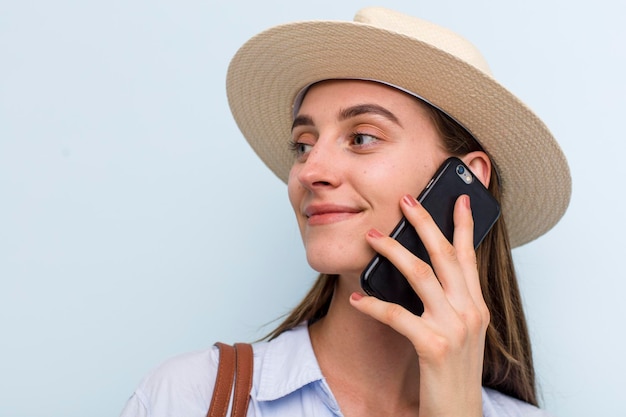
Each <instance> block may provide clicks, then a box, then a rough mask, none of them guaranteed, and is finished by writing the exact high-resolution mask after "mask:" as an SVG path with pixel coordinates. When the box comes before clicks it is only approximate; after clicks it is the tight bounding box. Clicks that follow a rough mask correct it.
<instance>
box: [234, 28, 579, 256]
mask: <svg viewBox="0 0 626 417" xmlns="http://www.w3.org/2000/svg"><path fill="white" fill-rule="evenodd" d="M344 78H345V79H373V80H380V81H383V82H386V83H388V84H392V85H395V86H398V87H400V88H402V89H405V90H408V91H411V92H413V93H415V94H417V95H419V96H420V97H423V98H424V99H425V100H427V101H428V102H430V103H432V104H433V105H434V106H436V107H438V108H439V109H441V110H443V111H445V112H446V113H447V114H449V115H450V116H451V117H453V118H454V119H455V120H457V121H458V122H459V123H460V124H462V125H463V126H464V127H465V128H466V129H468V130H469V131H470V132H471V133H472V134H473V135H474V136H475V137H476V138H477V140H478V141H479V142H480V143H481V145H482V146H483V148H484V149H485V150H486V151H487V152H488V153H489V155H490V156H491V158H492V159H493V162H494V164H495V166H496V168H497V170H498V173H499V176H500V180H501V186H502V202H501V203H502V211H503V213H504V215H505V216H506V223H507V229H508V233H509V237H510V242H511V246H512V247H516V246H520V245H523V244H525V243H527V242H529V241H531V240H533V239H535V238H537V237H539V236H541V235H542V234H544V233H545V232H546V231H548V230H549V229H551V228H552V227H553V226H554V225H555V224H556V223H557V222H558V220H559V219H560V218H561V217H562V215H563V214H564V212H565V210H566V208H567V206H568V204H569V199H570V194H571V179H570V173H569V168H568V164H567V161H566V159H565V156H564V155H563V152H562V151H561V148H560V147H559V145H558V144H557V142H556V141H555V140H554V138H553V136H552V134H551V133H550V131H549V130H548V128H547V127H546V126H545V124H544V123H543V122H542V121H541V120H540V119H539V118H538V117H537V116H536V115H535V114H534V113H533V112H532V111H531V110H530V109H529V108H528V107H527V106H526V105H524V104H523V103H522V102H521V101H520V100H519V99H517V97H515V96H514V95H513V94H511V93H510V92H509V91H508V90H507V89H505V88H504V87H503V86H502V85H500V84H499V83H498V82H497V81H495V80H494V79H493V78H492V77H491V76H489V75H488V74H485V73H484V72H482V71H481V70H479V69H477V68H476V67H474V66H472V65H470V64H468V63H466V62H465V61H463V60H461V59H459V58H457V57H455V56H453V55H451V54H449V53H447V52H444V51H442V50H441V49H438V48H436V47H434V46H432V45H431V44H429V43H427V42H423V41H420V40H419V39H415V38H413V37H410V36H406V35H403V34H399V33H396V32H393V31H389V30H386V29H381V28H378V27H375V26H371V25H367V24H362V23H357V22H338V21H309V22H297V23H289V24H285V25H280V26H276V27H273V28H271V29H268V30H266V31H265V32H262V33H260V34H259V35H257V36H255V37H253V38H252V39H250V40H249V41H248V42H247V43H246V44H244V45H243V46H242V47H241V49H240V50H239V51H238V52H237V54H236V55H235V56H234V58H233V59H232V61H231V63H230V66H229V69H228V74H227V94H228V101H229V105H230V107H231V111H232V114H233V116H234V118H235V121H236V122H237V124H238V126H239V128H240V130H241V132H242V133H243V135H244V137H245V138H246V139H247V140H248V142H249V143H250V145H251V146H252V148H253V149H254V151H255V152H256V153H257V154H258V155H259V157H260V158H261V159H262V160H263V161H264V162H265V164H266V165H267V166H268V167H269V168H270V169H271V170H272V171H273V172H274V173H275V174H276V175H277V176H278V177H279V178H280V179H281V180H283V181H285V182H286V181H287V179H288V176H289V170H290V168H291V165H292V163H293V154H292V152H291V151H290V150H289V148H288V140H289V139H290V137H291V124H292V118H293V115H292V110H293V104H294V101H295V99H296V96H297V94H298V93H299V92H300V91H301V90H302V89H303V88H305V87H306V86H308V85H310V84H312V83H314V82H317V81H321V80H327V79H344Z"/></svg>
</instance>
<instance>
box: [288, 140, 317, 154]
mask: <svg viewBox="0 0 626 417" xmlns="http://www.w3.org/2000/svg"><path fill="white" fill-rule="evenodd" d="M311 148H313V145H309V144H307V143H303V142H295V141H289V149H290V150H291V151H292V152H293V153H294V154H295V155H296V157H297V158H299V157H302V156H303V155H305V154H307V153H308V152H310V151H311Z"/></svg>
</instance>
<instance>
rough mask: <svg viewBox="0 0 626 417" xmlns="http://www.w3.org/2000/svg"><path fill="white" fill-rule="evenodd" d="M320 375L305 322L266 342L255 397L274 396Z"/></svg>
mask: <svg viewBox="0 0 626 417" xmlns="http://www.w3.org/2000/svg"><path fill="white" fill-rule="evenodd" d="M255 349H256V347H255ZM255 356H256V355H255ZM255 359H257V358H255ZM323 379H324V377H323V376H322V371H321V370H320V367H319V364H318V363H317V358H316V357H315V353H314V352H313V346H312V345H311V338H310V336H309V329H308V326H307V324H306V323H303V324H301V325H299V326H297V327H295V328H293V329H291V330H287V331H285V332H284V333H282V334H281V335H280V336H278V337H277V338H276V339H274V340H272V341H270V342H266V343H265V353H264V354H263V355H262V363H261V366H260V370H259V380H258V381H259V384H258V390H257V392H256V400H257V401H273V400H277V399H279V398H282V397H285V396H287V395H289V394H291V393H292V392H294V391H297V390H299V389H300V388H302V387H304V386H305V385H308V384H310V383H312V382H315V381H323Z"/></svg>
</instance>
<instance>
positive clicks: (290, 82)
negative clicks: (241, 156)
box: [123, 8, 570, 417]
mask: <svg viewBox="0 0 626 417" xmlns="http://www.w3.org/2000/svg"><path fill="white" fill-rule="evenodd" d="M355 20H356V22H300V23H293V24H288V25H282V26H279V27H275V28H272V29H270V30H268V31H265V32H263V33H261V34H260V35H258V36H256V37H255V38H253V39H251V40H250V41H249V42H247V43H246V44H245V45H244V46H243V47H242V48H241V49H240V51H239V52H238V53H237V55H236V56H235V57H234V58H233V61H232V62H231V66H230V68H229V74H228V80H227V86H228V95H229V102H230V105H231V109H232V112H233V115H234V117H235V119H236V120H237V123H238V125H239V127H240V128H241V130H242V132H243V134H244V136H245V137H246V138H247V140H248V141H249V142H250V144H251V145H252V146H253V147H254V149H255V150H256V151H257V153H258V154H259V156H260V157H261V158H262V159H263V161H264V162H265V163H266V164H267V165H268V166H269V167H270V169H272V170H273V171H274V172H275V173H276V174H277V175H278V176H279V177H280V178H281V179H283V180H285V181H286V182H287V185H288V187H287V188H288V193H289V199H290V201H291V204H292V206H293V209H294V213H295V216H296V220H297V222H298V225H299V227H300V232H301V234H302V239H303V242H304V245H305V248H306V255H307V260H308V262H309V264H310V265H311V266H312V267H313V268H314V269H315V270H317V271H319V272H320V276H319V278H318V280H317V282H316V283H315V285H314V286H313V288H312V289H311V291H310V292H309V294H308V295H307V296H306V297H305V299H304V300H303V301H302V302H301V303H300V304H299V305H298V306H297V307H296V308H295V309H294V311H293V312H292V314H291V315H289V316H288V317H287V319H286V320H285V321H284V322H283V323H282V324H281V325H280V326H279V327H278V328H277V329H276V330H275V331H274V332H272V334H271V335H269V337H268V341H265V342H260V343H256V344H255V345H254V379H253V386H252V390H251V393H250V405H249V409H248V415H249V416H342V415H343V416H385V415H388V416H424V417H425V416H465V417H467V416H477V417H478V416H483V415H484V416H533V415H537V416H539V415H544V414H545V413H543V412H542V411H541V410H540V409H538V408H537V407H536V406H537V396H536V392H535V381H534V372H533V364H532V356H531V349H530V341H529V338H528V332H527V329H526V324H525V319H524V315H523V311H522V306H521V302H520V295H519V291H518V286H517V281H516V278H515V273H514V268H513V264H512V259H511V247H515V246H518V245H521V244H524V243H526V242H528V241H530V240H532V239H534V238H536V237H538V236H540V235H541V234H543V233H545V232H546V231H547V230H549V229H550V228H551V227H552V226H553V225H554V224H555V223H556V222H557V221H558V219H559V218H560V217H561V216H562V214H563V213H564V211H565V208H566V207H567V204H568V201H569V194H570V177H569V171H568V168H567V162H566V160H565V158H564V156H563V154H562V152H561V150H560V148H559V147H558V145H557V144H556V142H555V141H554V139H553V138H552V136H551V134H550V132H549V131H548V129H547V128H546V127H545V126H544V125H543V123H542V122H541V121H540V120H539V119H538V118H537V117H536V116H535V115H534V114H533V113H532V112H531V111H530V110H529V109H527V108H526V107H525V106H524V105H523V104H522V103H521V102H519V100H517V99H516V98H515V97H514V96H513V95H512V94H511V93H509V92H508V91H507V90H506V89H504V88H503V87H502V86H500V85H499V84H498V83H497V82H496V81H495V80H494V79H493V78H492V77H491V75H490V74H489V70H488V68H487V66H486V64H485V62H484V61H483V60H482V58H481V56H480V54H479V53H478V52H477V51H476V50H475V49H474V48H473V47H472V46H471V45H470V44H468V43H467V42H466V41H465V40H463V39H462V38H460V37H458V36H457V35H455V34H453V33H451V32H449V31H447V30H445V29H442V28H440V27H437V26H435V25H432V24H430V23H427V22H424V21H422V20H419V19H415V18H411V17H408V16H404V15H402V14H399V13H395V12H392V11H389V10H386V9H380V8H372V9H365V10H363V11H361V12H360V13H359V14H357V17H356V19H355ZM452 155H454V156H458V157H459V158H461V159H462V160H463V161H464V162H465V164H466V165H467V166H469V167H470V168H471V170H472V172H473V173H474V175H475V176H476V177H477V178H478V179H479V180H480V181H481V182H482V183H483V184H484V185H485V186H487V187H488V188H489V190H490V191H491V192H492V194H493V195H494V196H495V197H496V199H498V200H499V201H500V202H501V205H502V216H501V217H500V219H499V220H498V221H497V222H496V224H495V226H494V228H493V229H492V230H491V231H490V232H489V234H488V235H487V237H486V238H485V240H484V241H483V243H482V244H481V245H480V246H479V248H478V249H477V250H476V251H475V250H474V247H473V220H472V219H473V217H472V204H471V201H470V200H469V198H468V197H467V196H461V197H460V198H459V199H458V200H457V202H456V205H455V208H454V228H455V229H454V237H453V241H452V242H449V241H448V240H447V239H446V238H445V237H444V236H443V235H442V233H441V231H440V230H439V229H438V227H437V226H436V225H435V224H434V222H433V220H432V218H431V217H430V215H429V214H428V213H427V212H426V211H425V210H424V208H423V207H421V205H420V204H419V203H418V202H417V201H416V200H415V198H414V196H416V195H418V194H419V193H420V191H421V190H422V189H423V188H424V187H425V186H426V185H427V183H428V181H429V180H430V178H431V177H432V175H433V174H434V173H435V171H436V170H437V168H438V167H439V166H440V165H441V163H442V162H443V161H444V160H446V159H447V158H448V157H449V156H452ZM402 215H404V216H405V217H406V218H407V219H408V220H409V222H410V223H411V225H412V226H413V227H414V228H415V229H416V231H417V232H418V234H419V236H420V238H421V239H422V241H423V242H424V244H425V246H426V248H427V249H428V253H429V256H430V259H431V261H432V267H431V266H430V265H428V264H427V263H425V262H424V261H422V260H420V259H418V258H417V257H415V256H414V255H413V254H411V253H410V252H408V251H407V250H406V249H404V248H403V247H402V246H400V245H399V244H398V243H397V242H396V241H394V240H393V239H391V238H389V237H388V235H389V233H390V232H391V230H392V229H393V228H394V226H395V225H396V224H397V222H398V220H399V219H400V218H401V216H402ZM505 220H506V223H505ZM375 253H380V254H382V255H384V256H385V257H387V258H389V259H390V260H391V261H392V262H393V263H394V265H395V266H396V267H397V268H398V269H399V270H400V271H401V272H402V273H403V275H404V276H405V277H406V279H407V280H408V281H409V283H410V285H411V287H412V289H413V290H414V291H415V292H416V293H417V294H418V296H419V297H420V298H421V299H422V300H423V302H424V313H423V314H422V315H420V316H417V315H414V314H412V313H411V312H409V311H408V310H406V309H404V308H402V307H400V306H399V305H396V304H392V303H387V302H384V301H381V300H379V299H377V298H374V297H370V296H365V295H364V294H363V292H362V290H361V288H360V276H361V273H362V271H363V269H364V268H365V266H366V265H367V264H368V262H369V261H370V260H371V259H372V257H373V256H374V254H375ZM218 361H219V355H218V352H217V349H216V348H212V349H208V350H206V351H204V352H199V353H194V354H189V355H185V356H181V357H178V358H175V359H172V360H170V361H168V362H166V363H165V364H164V365H162V366H161V367H160V368H158V369H157V370H155V372H153V373H152V374H151V375H149V376H148V377H147V378H146V379H145V380H144V382H143V383H142V384H141V385H140V387H139V388H138V389H137V390H136V392H135V393H134V395H133V397H132V398H131V399H130V400H129V402H128V404H127V406H126V409H125V411H124V413H123V416H174V415H176V416H204V415H206V413H207V410H208V407H209V403H210V401H211V396H212V393H213V387H214V384H215V375H216V369H217V364H218Z"/></svg>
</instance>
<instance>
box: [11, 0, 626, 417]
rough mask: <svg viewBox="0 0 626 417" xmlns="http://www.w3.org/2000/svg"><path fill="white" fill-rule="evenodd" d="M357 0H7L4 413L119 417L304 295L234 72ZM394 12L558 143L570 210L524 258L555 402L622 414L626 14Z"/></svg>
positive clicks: (547, 395) (428, 8)
mask: <svg viewBox="0 0 626 417" xmlns="http://www.w3.org/2000/svg"><path fill="white" fill-rule="evenodd" d="M365 5H368V3H363V2H361V1H347V0H346V1H336V0H333V1H318V2H304V3H302V2H299V3H296V2H280V1H278V0H266V1H262V2H260V1H259V2H257V1H252V0H248V1H241V0H240V1H237V0H230V1H197V0H181V1H176V2H175V1H169V2H168V1H162V0H161V1H141V0H107V1H103V0H100V1H96V0H94V1H77V0H74V1H71V0H57V1H44V0H32V1H28V0H20V1H8V0H2V1H1V2H0V416H2V417H5V416H6V417H8V416H15V417H18V416H20V417H21V416H41V417H43V416H59V417H60V416H64V417H74V416H75V417H78V416H87V415H89V416H96V417H98V416H102V417H104V416H112V415H113V416H115V415H117V414H118V413H119V411H120V410H121V408H122V407H123V405H124V402H125V400H126V398H127V397H128V396H129V395H130V393H131V392H132V391H133V388H134V387H135V386H136V384H137V383H138V382H139V380H140V379H141V377H142V376H143V375H145V374H146V372H148V371H149V370H150V369H151V368H153V367H154V366H156V365H157V364H158V363H159V362H161V361H162V360H164V359H166V358H168V357H170V356H172V355H175V354H177V353H182V352H186V351H190V350H194V349H200V348H204V347H207V346H210V345H211V344H212V343H213V342H215V341H216V340H222V341H226V342H233V341H237V340H252V339H255V338H258V337H260V336H262V335H263V334H264V333H265V332H266V331H268V330H270V329H271V325H269V326H267V323H269V322H271V321H272V320H274V319H276V318H278V317H279V316H281V315H282V314H284V313H286V312H287V311H288V310H289V309H290V308H291V307H292V306H293V305H294V304H295V303H296V302H297V301H298V300H299V299H300V298H301V296H302V295H303V294H304V292H305V291H306V290H307V288H308V286H309V285H310V283H311V282H312V280H313V278H314V277H315V274H314V273H313V272H312V271H311V270H310V269H309V268H308V266H307V265H306V261H305V259H304V256H303V251H302V248H301V244H300V237H299V234H298V231H297V227H296V225H295V222H294V221H293V219H292V214H291V209H290V207H289V205H288V201H287V197H286V188H285V186H284V184H282V183H281V182H280V181H279V180H278V179H277V178H275V177H274V176H273V174H271V173H270V172H269V170H267V169H266V168H265V167H264V166H263V165H262V164H261V162H259V161H258V160H257V159H256V157H255V156H254V154H253V152H252V151H251V150H250V149H249V147H248V145H247V144H246V142H245V141H244V140H243V138H242V137H241V135H240V133H239V131H238V130H237V127H236V125H235V123H234V122H233V120H232V117H231V115H230V112H229V109H228V105H227V102H226V97H225V87H224V79H225V74H226V68H227V65H228V62H229V60H230V58H231V57H232V55H233V54H234V53H235V51H236V49H237V48H238V47H239V46H240V45H241V44H242V43H243V42H244V41H246V40H247V39H248V38H249V37H251V36H252V35H254V34H256V33H257V32H259V31H261V30H263V29H265V28H267V27H269V26H273V25H275V24H278V23H284V22H288V21H292V20H300V19H313V18H320V19H342V20H350V19H352V16H353V14H354V12H355V11H356V10H357V9H359V8H360V7H362V6H365ZM385 5H386V6H388V7H391V8H395V9H398V10H401V11H404V12H406V13H409V14H413V15H416V16H420V17H423V18H425V19H428V20H431V21H434V22H437V23H439V24H442V25H444V26H447V27H450V28H452V29H454V30H455V31H457V32H459V33H461V34H463V35H465V36H466V37H467V38H469V39H470V40H471V41H472V42H474V43H475V44H476V45H478V46H479V48H480V49H481V50H482V51H483V52H484V54H485V55H486V57H487V59H488V61H489V63H490V64H491V67H492V69H493V71H494V73H495V74H496V76H497V78H498V79H499V80H500V81H501V82H502V83H503V84H504V85H505V86H507V87H509V88H510V89H511V90H512V91H513V92H514V93H516V94H517V95H518V96H519V97H520V98H521V99H522V100H524V101H525V102H526V103H528V104H529V105H530V106H531V107H532V108H533V109H534V110H535V111H536V112H537V113H538V114H539V115H540V116H541V117H542V118H543V119H544V120H545V122H546V123H547V124H548V126H549V127H550V128H551V129H552V130H553V132H554V134H555V135H556V136H557V138H559V140H560V141H561V144H562V146H563V149H564V151H565V153H566V154H567V156H568V158H569V160H570V163H571V167H572V174H573V179H574V194H573V199H572V204H571V206H570V209H569V211H568V213H567V215H566V216H565V217H564V218H563V220H562V221H561V222H560V223H559V224H558V225H557V227H556V228H555V229H554V230H553V231H552V232H551V233H549V234H548V235H546V236H545V237H542V238H540V239H539V240H537V241H536V242H533V243H531V244H529V245H527V246H525V247H523V248H520V249H517V250H515V251H514V255H515V258H516V261H517V266H518V270H519V271H518V272H519V274H520V279H521V286H522V290H523V293H524V301H525V304H526V306H527V310H528V317H529V322H530V327H531V333H532V337H533V342H534V349H535V354H536V365H537V371H538V379H539V382H540V384H541V388H542V392H543V402H544V405H545V407H546V408H547V409H548V410H550V411H552V412H553V413H555V414H556V415H557V416H563V417H565V416H590V415H601V416H619V415H624V406H623V405H622V404H621V402H622V400H623V396H624V394H623V391H624V388H626V384H625V383H624V375H626V361H624V359H623V356H624V352H626V343H625V341H624V333H625V329H626V326H625V325H624V319H625V318H626V302H625V301H624V293H625V292H626V291H625V290H626V284H625V280H624V278H625V273H624V266H623V262H624V258H625V256H624V255H625V252H624V246H625V245H624V234H625V232H626V225H625V221H624V212H625V211H624V189H625V187H624V180H625V179H626V163H624V160H623V158H624V153H625V152H626V140H625V139H626V138H625V133H624V132H625V129H624V127H623V126H624V125H623V123H624V115H625V111H626V103H625V101H626V100H625V98H624V97H626V83H625V82H624V74H626V54H625V48H624V39H626V19H625V17H624V16H626V13H625V10H624V8H623V5H622V4H621V3H619V6H618V2H617V1H610V0H596V1H594V2H591V1H585V2H583V1H571V0H569V1H565V0H558V1H545V0H527V1H524V2H496V1H487V0H482V1H472V2H465V1H452V0H445V1H444V0H441V1H428V2H427V1H414V2H407V1H406V0H398V1H387V2H386V3H385ZM416 70H417V71H419V68H418V67H417V68H416Z"/></svg>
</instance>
